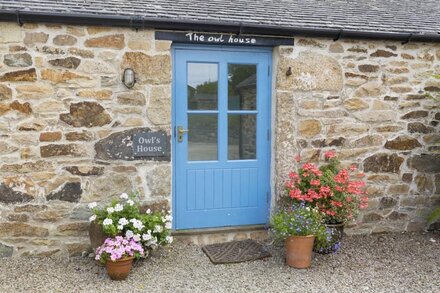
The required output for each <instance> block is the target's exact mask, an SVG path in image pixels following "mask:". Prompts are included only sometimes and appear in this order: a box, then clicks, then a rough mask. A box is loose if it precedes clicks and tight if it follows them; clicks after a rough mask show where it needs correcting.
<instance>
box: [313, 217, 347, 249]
mask: <svg viewBox="0 0 440 293" xmlns="http://www.w3.org/2000/svg"><path fill="white" fill-rule="evenodd" d="M325 226H326V227H327V229H329V230H330V231H331V233H332V235H331V238H330V240H328V242H327V246H326V247H320V248H315V249H314V251H315V252H317V253H320V254H329V253H334V252H337V251H338V250H339V249H340V248H341V245H342V240H343V238H344V223H342V222H340V223H332V224H330V223H326V224H325Z"/></svg>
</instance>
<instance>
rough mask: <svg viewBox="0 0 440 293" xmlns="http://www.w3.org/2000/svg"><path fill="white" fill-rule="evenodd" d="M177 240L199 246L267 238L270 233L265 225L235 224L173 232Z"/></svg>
mask: <svg viewBox="0 0 440 293" xmlns="http://www.w3.org/2000/svg"><path fill="white" fill-rule="evenodd" d="M172 235H173V237H174V239H175V241H177V242H183V243H192V244H196V245H198V246H204V245H208V244H215V243H222V242H229V241H233V240H244V239H254V240H266V239H268V238H269V234H268V232H267V229H266V228H265V225H250V226H235V227H224V228H213V229H193V230H179V231H174V232H173V233H172Z"/></svg>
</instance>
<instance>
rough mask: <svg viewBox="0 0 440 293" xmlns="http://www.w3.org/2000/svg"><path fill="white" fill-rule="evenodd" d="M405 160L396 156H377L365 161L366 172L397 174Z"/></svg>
mask: <svg viewBox="0 0 440 293" xmlns="http://www.w3.org/2000/svg"><path fill="white" fill-rule="evenodd" d="M403 160H404V159H403V158H402V157H399V156H398V155H396V154H391V155H390V154H376V155H373V156H371V157H368V158H366V159H365V161H364V171H365V172H390V173H397V172H398V171H399V169H400V165H402V163H403Z"/></svg>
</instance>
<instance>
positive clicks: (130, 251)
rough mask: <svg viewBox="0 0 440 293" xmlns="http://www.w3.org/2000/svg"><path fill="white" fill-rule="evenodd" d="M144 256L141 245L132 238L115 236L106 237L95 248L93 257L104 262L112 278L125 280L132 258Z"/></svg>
mask: <svg viewBox="0 0 440 293" xmlns="http://www.w3.org/2000/svg"><path fill="white" fill-rule="evenodd" d="M142 256H144V249H143V248H142V245H141V244H140V243H138V242H136V241H135V240H134V239H133V238H130V239H127V238H126V237H122V236H116V237H115V238H107V239H106V240H105V241H104V243H103V244H102V245H101V246H100V247H98V248H97V249H96V255H95V259H96V260H99V261H100V262H101V263H103V264H105V268H106V270H107V274H108V275H109V277H110V278H111V279H112V280H117V281H120V280H125V279H126V278H127V276H128V274H129V273H130V271H131V268H132V263H133V259H139V258H140V257H142Z"/></svg>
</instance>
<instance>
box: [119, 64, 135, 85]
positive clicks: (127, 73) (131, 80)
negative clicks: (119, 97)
mask: <svg viewBox="0 0 440 293" xmlns="http://www.w3.org/2000/svg"><path fill="white" fill-rule="evenodd" d="M122 83H123V84H124V85H125V86H126V87H127V88H129V89H131V88H132V87H134V84H135V83H136V76H135V74H134V70H133V69H131V68H126V69H125V70H124V73H123V74H122Z"/></svg>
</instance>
